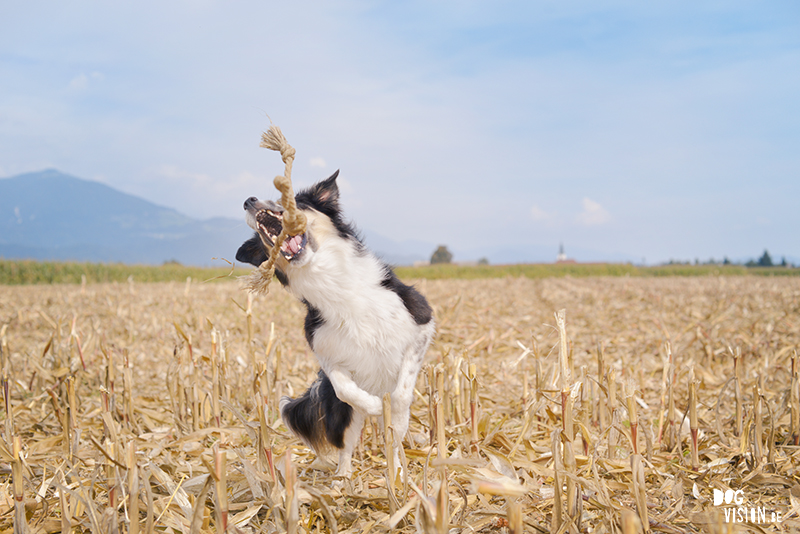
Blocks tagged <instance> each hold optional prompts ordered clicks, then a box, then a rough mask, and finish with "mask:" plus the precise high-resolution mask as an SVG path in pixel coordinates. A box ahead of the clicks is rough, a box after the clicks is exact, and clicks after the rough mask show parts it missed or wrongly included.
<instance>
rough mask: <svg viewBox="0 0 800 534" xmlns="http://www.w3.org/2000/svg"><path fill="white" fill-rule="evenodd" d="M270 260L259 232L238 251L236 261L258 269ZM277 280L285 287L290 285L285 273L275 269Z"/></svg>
mask: <svg viewBox="0 0 800 534" xmlns="http://www.w3.org/2000/svg"><path fill="white" fill-rule="evenodd" d="M268 259H269V256H268V254H267V248H266V247H265V246H264V243H263V242H262V241H261V237H259V235H258V232H256V233H254V234H253V237H251V238H250V239H248V240H247V241H245V242H244V243H242V246H241V247H239V250H237V251H236V261H240V262H242V263H249V264H250V265H255V266H256V267H258V266H259V265H261V264H262V263H264V262H265V261H267V260H268ZM275 278H277V279H278V282H280V283H281V285H282V286H284V287H285V286H287V285H288V284H289V279H288V278H286V275H285V274H284V273H283V271H281V270H280V269H278V268H277V267H276V268H275Z"/></svg>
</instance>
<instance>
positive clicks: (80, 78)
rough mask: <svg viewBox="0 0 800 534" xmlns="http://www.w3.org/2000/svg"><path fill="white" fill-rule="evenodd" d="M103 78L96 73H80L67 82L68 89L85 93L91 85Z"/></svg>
mask: <svg viewBox="0 0 800 534" xmlns="http://www.w3.org/2000/svg"><path fill="white" fill-rule="evenodd" d="M103 78H105V76H103V75H102V74H101V73H99V72H96V71H94V72H91V73H89V74H86V73H85V72H81V73H80V74H78V75H77V76H75V77H74V78H72V79H71V80H70V81H69V85H68V87H69V88H70V90H72V91H85V90H87V89H88V88H89V86H90V85H91V84H92V83H94V82H100V81H102V80H103Z"/></svg>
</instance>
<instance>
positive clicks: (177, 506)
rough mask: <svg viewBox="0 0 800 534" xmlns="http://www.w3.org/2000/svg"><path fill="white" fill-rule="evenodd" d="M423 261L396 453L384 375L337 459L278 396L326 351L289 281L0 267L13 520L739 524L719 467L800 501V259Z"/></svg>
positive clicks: (708, 528) (457, 528) (769, 503)
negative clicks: (279, 285)
mask: <svg viewBox="0 0 800 534" xmlns="http://www.w3.org/2000/svg"><path fill="white" fill-rule="evenodd" d="M418 287H419V289H420V290H421V291H422V292H423V293H425V294H426V295H427V297H428V298H429V300H430V302H431V303H432V304H433V305H434V307H435V311H436V315H437V320H438V324H439V334H438V336H437V339H436V341H435V342H434V344H433V346H432V347H431V349H430V352H429V354H428V364H427V366H426V367H425V368H424V369H423V372H422V373H420V378H419V382H418V389H417V391H416V392H415V393H416V401H415V403H414V404H413V406H412V413H411V424H410V432H409V434H408V436H406V439H405V441H404V447H403V454H401V456H400V464H401V465H395V463H394V460H393V458H392V453H391V444H392V442H393V440H394V439H395V437H394V435H393V427H392V422H391V419H392V414H391V406H390V403H389V399H388V398H387V399H386V400H385V404H384V405H385V412H384V413H385V416H384V417H383V420H382V421H377V420H372V421H370V422H368V424H367V425H365V431H364V434H363V436H362V441H361V443H360V445H359V446H358V447H357V449H356V453H355V457H354V462H353V467H354V472H353V475H352V476H351V477H349V478H348V479H346V480H340V479H336V478H335V476H334V474H333V470H332V468H331V464H330V462H329V461H327V460H326V459H324V458H317V457H316V456H315V455H314V454H313V453H311V452H310V451H309V449H308V448H307V447H305V446H304V445H303V444H302V443H300V442H299V441H297V440H296V439H295V438H294V437H292V436H291V434H289V433H288V432H287V431H286V428H285V427H284V426H283V424H282V423H281V421H280V419H279V414H278V410H277V403H278V401H279V399H280V395H282V394H289V395H297V394H299V393H300V392H302V391H303V390H304V389H305V388H306V387H307V386H308V385H309V384H310V383H311V382H312V380H313V377H314V375H315V374H316V369H317V365H316V362H315V360H314V357H313V355H312V354H311V353H310V351H309V349H308V348H307V346H306V343H305V339H304V336H303V332H302V322H303V313H304V310H303V308H302V305H300V304H299V303H296V302H294V301H293V300H292V299H291V298H290V297H288V296H287V295H285V294H284V293H283V292H280V291H273V292H272V294H270V295H269V296H267V297H256V298H252V297H248V296H247V295H246V294H244V293H243V292H242V291H241V289H239V287H238V286H237V285H236V284H234V283H215V284H190V283H186V284H183V283H159V284H138V283H136V282H135V281H134V280H133V279H131V280H129V281H128V282H127V283H123V284H101V285H96V284H86V283H84V284H82V285H80V286H78V285H75V286H21V287H4V288H3V290H2V292H0V371H2V393H3V405H2V406H3V415H2V417H3V422H2V425H0V432H1V433H2V436H1V437H2V440H1V441H0V470H2V471H3V473H4V475H5V479H4V481H3V480H0V532H15V533H16V532H20V533H21V532H70V531H71V532H92V533H100V532H130V533H139V532H144V533H150V532H192V533H221V532H334V533H345V532H347V533H351V532H352V533H355V532H358V533H361V532H388V531H398V532H425V533H428V532H430V533H440V534H444V533H449V532H511V533H515V534H518V533H523V532H537V533H538V532H553V533H567V532H586V531H591V532H613V533H618V532H625V533H628V532H631V533H633V532H648V531H659V532H668V533H669V532H676V533H677V532H701V531H702V532H717V531H720V532H721V531H727V529H728V527H729V525H725V524H723V523H722V520H721V514H720V512H719V510H718V509H717V508H715V507H714V506H713V503H712V495H713V490H714V489H721V490H726V489H733V490H738V489H741V490H743V492H744V493H745V495H747V496H748V499H750V500H751V502H752V503H753V505H758V506H765V507H766V508H767V509H768V510H770V511H779V512H782V514H783V515H784V521H783V523H781V525H780V527H781V528H782V529H784V530H785V531H790V530H796V529H798V528H799V527H800V523H798V519H797V516H796V515H793V514H792V513H791V512H790V511H791V510H793V509H794V510H800V484H798V473H800V471H798V467H800V448H798V442H800V378H799V377H800V358H799V357H798V355H797V346H798V343H800V304H799V303H800V283H799V282H798V281H797V280H796V279H793V278H786V279H760V278H746V277H740V278H715V277H709V278H703V279H699V278H664V279H622V278H583V279H544V280H529V279H523V278H505V279H493V280H473V281H464V280H436V281H423V282H420V283H419V286H418ZM554 314H555V315H554ZM723 527H724V528H723Z"/></svg>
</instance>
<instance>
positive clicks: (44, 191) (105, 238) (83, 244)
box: [0, 169, 251, 266]
mask: <svg viewBox="0 0 800 534" xmlns="http://www.w3.org/2000/svg"><path fill="white" fill-rule="evenodd" d="M250 234H251V231H250V229H249V228H248V227H247V226H246V225H245V224H244V220H243V219H242V220H235V219H227V218H214V219H208V220H197V219H192V218H191V217H187V216H186V215H183V214H181V213H178V212H177V211H175V210H174V209H171V208H165V207H163V206H158V205H156V204H153V203H151V202H148V201H146V200H144V199H142V198H139V197H135V196H133V195H128V194H126V193H122V192H120V191H117V190H116V189H113V188H111V187H109V186H107V185H105V184H101V183H99V182H92V181H89V180H82V179H80V178H76V177H74V176H70V175H67V174H64V173H61V172H59V171H57V170H53V169H50V170H45V171H41V172H34V173H28V174H21V175H18V176H13V177H11V178H4V179H0V258H29V259H37V260H76V261H92V262H123V263H141V264H161V263H164V262H167V261H178V262H180V263H182V264H186V265H217V266H218V265H221V264H222V265H225V263H224V262H222V261H221V260H219V261H214V260H212V258H215V257H216V258H222V257H224V258H226V259H228V260H230V261H233V260H234V256H235V255H236V250H237V248H238V247H239V245H240V244H241V243H242V241H243V240H244V239H246V238H247V237H249V236H250Z"/></svg>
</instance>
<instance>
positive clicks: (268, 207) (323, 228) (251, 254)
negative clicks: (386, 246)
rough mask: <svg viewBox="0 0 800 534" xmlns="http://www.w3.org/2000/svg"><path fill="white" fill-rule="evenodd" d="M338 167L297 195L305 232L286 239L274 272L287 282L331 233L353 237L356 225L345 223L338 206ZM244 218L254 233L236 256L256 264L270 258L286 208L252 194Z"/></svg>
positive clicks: (282, 281)
mask: <svg viewBox="0 0 800 534" xmlns="http://www.w3.org/2000/svg"><path fill="white" fill-rule="evenodd" d="M338 176H339V171H336V172H335V173H333V174H332V175H331V176H330V177H329V178H327V179H326V180H323V181H321V182H318V183H316V184H314V185H313V186H311V187H309V188H308V189H305V190H303V191H300V192H299V193H297V195H295V202H296V203H297V208H298V209H300V210H302V211H303V213H305V215H306V221H307V222H306V232H305V233H304V234H302V235H298V236H293V237H290V238H288V239H287V240H286V241H284V243H283V245H282V246H281V253H280V254H278V259H277V261H276V262H275V276H276V277H277V278H278V280H279V281H280V282H281V283H282V284H283V285H286V284H287V283H288V275H289V273H290V272H291V270H292V269H294V268H299V267H302V266H304V265H307V264H308V263H309V262H310V261H311V259H312V257H313V256H314V254H315V253H316V252H317V250H318V249H319V247H320V246H321V244H323V243H324V242H325V241H326V240H328V239H330V238H331V237H335V236H339V237H342V238H353V237H354V232H353V229H352V228H351V227H350V226H349V225H348V224H346V223H345V222H344V221H343V219H342V215H341V210H340V208H339V187H338V186H337V185H336V178H337V177H338ZM244 210H245V220H246V221H247V224H248V225H249V226H250V228H252V229H253V230H255V235H253V237H251V238H250V239H248V240H247V241H245V242H244V244H243V245H242V246H241V247H239V250H238V251H237V252H236V260H237V261H240V262H243V263H249V264H251V265H255V266H256V267H257V266H259V265H261V264H262V263H263V262H265V261H267V258H269V254H270V251H271V250H272V247H273V246H274V244H275V239H276V238H277V237H278V234H280V233H281V230H282V229H283V212H284V208H283V206H281V205H280V203H279V202H273V201H271V200H267V201H263V200H259V199H258V198H256V197H250V198H248V199H247V200H245V201H244Z"/></svg>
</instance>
